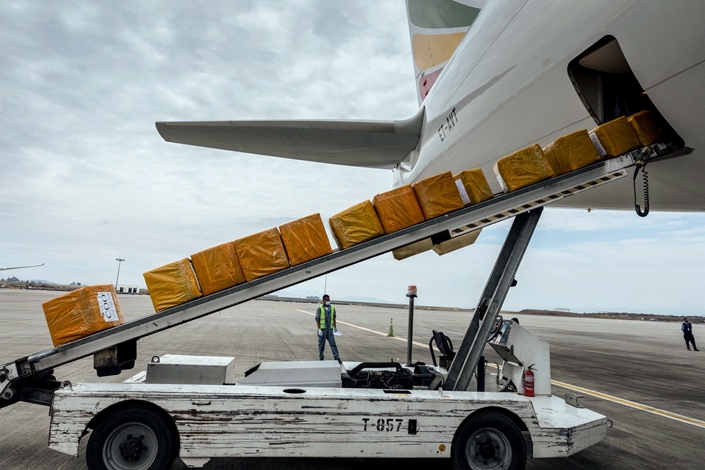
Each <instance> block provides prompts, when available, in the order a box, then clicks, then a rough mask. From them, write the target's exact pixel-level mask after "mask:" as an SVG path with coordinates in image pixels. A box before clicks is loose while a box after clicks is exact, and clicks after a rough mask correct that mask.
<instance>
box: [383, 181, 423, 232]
mask: <svg viewBox="0 0 705 470" xmlns="http://www.w3.org/2000/svg"><path fill="white" fill-rule="evenodd" d="M372 205H374V206H375V211H377V215H378V216H379V221H380V222H381V223H382V227H383V228H384V232H385V233H393V232H397V231H399V230H401V229H404V228H407V227H411V226H412V225H415V224H418V223H421V222H423V221H425V220H426V218H425V217H424V215H423V211H422V210H421V205H420V204H419V201H418V199H416V193H415V192H414V190H413V188H412V187H411V186H410V185H407V186H402V187H401V188H396V189H392V190H391V191H387V192H386V193H382V194H378V195H376V196H375V197H374V199H372Z"/></svg>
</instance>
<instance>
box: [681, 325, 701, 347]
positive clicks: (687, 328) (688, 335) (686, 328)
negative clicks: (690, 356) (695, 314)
mask: <svg viewBox="0 0 705 470" xmlns="http://www.w3.org/2000/svg"><path fill="white" fill-rule="evenodd" d="M681 331H682V332H683V338H684V339H685V347H686V348H688V351H690V344H689V343H692V345H693V350H695V351H700V350H699V349H698V347H697V346H696V345H695V337H694V336H693V325H691V324H690V322H689V321H688V317H685V318H684V319H683V324H682V325H681Z"/></svg>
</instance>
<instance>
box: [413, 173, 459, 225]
mask: <svg viewBox="0 0 705 470" xmlns="http://www.w3.org/2000/svg"><path fill="white" fill-rule="evenodd" d="M411 187H412V188H414V192H416V197H417V199H418V200H419V204H421V209H422V210H423V215H424V216H425V217H426V220H430V219H433V218H434V217H439V216H441V215H445V214H447V213H449V212H453V211H455V210H458V209H462V208H463V207H465V204H463V200H462V199H461V198H460V192H459V191H458V187H457V186H456V185H455V180H454V179H453V174H452V173H451V172H450V171H446V172H445V173H441V174H440V175H435V176H429V177H428V178H425V179H422V180H421V181H417V182H416V183H414V184H412V185H411Z"/></svg>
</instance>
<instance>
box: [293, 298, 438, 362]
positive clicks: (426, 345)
mask: <svg viewBox="0 0 705 470" xmlns="http://www.w3.org/2000/svg"><path fill="white" fill-rule="evenodd" d="M294 310H296V311H298V312H301V313H307V314H309V315H311V316H316V314H315V313H311V312H307V311H306V310H300V309H298V308H295V309H294ZM336 323H339V324H341V325H345V326H349V327H351V328H357V329H358V330H362V331H367V332H368V333H374V334H376V335H380V336H384V337H385V338H390V339H395V340H397V341H401V342H402V343H408V342H409V340H408V339H406V338H399V337H398V336H387V333H382V332H381V331H376V330H371V329H369V328H365V327H364V326H359V325H353V324H352V323H348V322H344V321H340V320H336ZM411 344H413V345H415V346H421V347H422V348H427V347H428V344H423V343H419V342H418V341H412V342H411ZM433 349H435V350H436V351H438V349H437V348H433Z"/></svg>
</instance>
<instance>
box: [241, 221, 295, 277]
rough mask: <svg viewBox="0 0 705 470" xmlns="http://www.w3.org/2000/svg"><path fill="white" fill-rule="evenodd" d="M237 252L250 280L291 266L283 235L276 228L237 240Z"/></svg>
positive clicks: (243, 269)
mask: <svg viewBox="0 0 705 470" xmlns="http://www.w3.org/2000/svg"><path fill="white" fill-rule="evenodd" d="M235 252H236V253H237V259H238V261H240V266H241V267H242V271H243V272H244V273H245V279H247V280H248V281H254V280H255V279H258V278H260V277H262V276H266V275H268V274H273V273H276V272H278V271H281V270H282V269H286V268H288V267H289V258H287V256H286V250H285V249H284V244H283V243H282V237H281V236H280V235H279V230H277V229H276V228H270V229H269V230H265V231H263V232H259V233H255V234H253V235H248V236H246V237H243V238H240V239H239V240H235Z"/></svg>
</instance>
